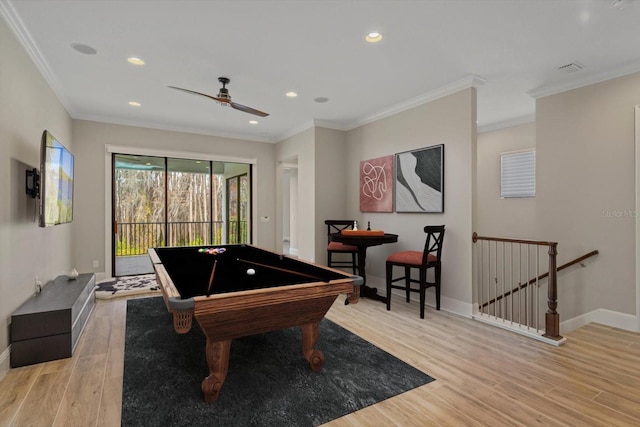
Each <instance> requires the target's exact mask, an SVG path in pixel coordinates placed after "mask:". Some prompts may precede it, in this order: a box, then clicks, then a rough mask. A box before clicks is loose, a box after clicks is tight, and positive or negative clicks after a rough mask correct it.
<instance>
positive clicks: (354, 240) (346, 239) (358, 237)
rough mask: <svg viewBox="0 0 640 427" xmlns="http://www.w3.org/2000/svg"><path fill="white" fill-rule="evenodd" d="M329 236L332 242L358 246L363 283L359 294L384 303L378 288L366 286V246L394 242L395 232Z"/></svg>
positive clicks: (346, 302) (395, 240)
mask: <svg viewBox="0 0 640 427" xmlns="http://www.w3.org/2000/svg"><path fill="white" fill-rule="evenodd" d="M329 238H330V239H331V241H333V242H340V243H343V244H345V245H352V246H356V247H357V248H358V274H359V275H360V277H362V279H363V284H362V286H360V296H361V297H365V298H371V299H375V300H377V301H382V302H384V303H385V304H386V302H387V298H386V297H383V296H382V295H378V290H377V289H376V288H370V287H368V286H367V275H366V272H365V266H366V259H367V248H368V247H370V246H380V245H384V244H387V243H395V242H397V241H398V235H397V234H390V233H384V234H378V233H366V232H363V233H354V232H351V233H348V234H342V233H333V234H330V235H329ZM348 303H349V302H348V301H345V304H348Z"/></svg>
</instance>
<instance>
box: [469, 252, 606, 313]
mask: <svg viewBox="0 0 640 427" xmlns="http://www.w3.org/2000/svg"><path fill="white" fill-rule="evenodd" d="M598 254H599V252H598V250H595V251H591V252H589V253H586V254H584V255H582V256H581V257H578V258H576V259H574V260H572V261H569V262H567V263H566V264H562V265H561V266H560V267H558V268H557V269H556V271H562V270H564V269H565V268H568V267H571V266H572V265H575V264H578V263H581V262H582V261H584V260H585V259H587V258H591V257H592V256H594V255H598ZM548 275H549V272H547V273H543V274H541V275H539V276H538V277H534V278H533V279H531V280H529V281H528V282H526V283H518V287H516V288H513V289H512V290H510V291H507V292H505V293H504V294H502V295H500V296H499V297H497V298H493V299H491V300H489V301H487V302H485V303H483V304H482V307H487V306H489V305H491V304H494V303H496V302H498V301H500V300H501V299H502V298H504V297H508V296H509V295H511V294H512V293H515V292H518V291H519V290H521V289H524V288H526V287H527V286H529V285H533V284H534V283H536V282H537V281H538V280H542V279H544V278H546V277H547V276H548Z"/></svg>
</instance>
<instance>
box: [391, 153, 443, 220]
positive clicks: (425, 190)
mask: <svg viewBox="0 0 640 427" xmlns="http://www.w3.org/2000/svg"><path fill="white" fill-rule="evenodd" d="M395 174H396V175H395V178H396V179H395V190H396V191H395V209H396V212H429V213H434V212H435V213H441V212H444V144H440V145H434V146H432V147H426V148H420V149H418V150H412V151H405V152H404V153H398V154H396V162H395Z"/></svg>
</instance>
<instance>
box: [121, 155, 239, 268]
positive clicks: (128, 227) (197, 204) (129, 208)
mask: <svg viewBox="0 0 640 427" xmlns="http://www.w3.org/2000/svg"><path fill="white" fill-rule="evenodd" d="M112 157H113V175H112V176H113V185H112V191H113V194H112V196H113V197H112V198H113V203H112V206H113V211H112V219H113V221H112V224H113V233H112V236H113V242H112V247H113V254H112V258H113V259H112V261H113V262H112V265H113V266H114V267H113V270H114V271H113V272H112V275H114V276H123V275H133V274H145V273H152V272H153V267H152V266H151V263H150V261H149V257H148V250H149V248H150V247H162V246H200V245H219V244H226V243H251V242H250V236H251V230H250V225H251V165H250V164H243V163H231V162H217V161H209V160H195V159H182V158H170V157H156V156H138V155H130V154H113V156H112Z"/></svg>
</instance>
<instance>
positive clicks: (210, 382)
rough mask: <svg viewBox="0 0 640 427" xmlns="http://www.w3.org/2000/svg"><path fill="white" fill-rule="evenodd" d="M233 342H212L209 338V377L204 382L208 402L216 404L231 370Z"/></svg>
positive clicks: (205, 398) (205, 397)
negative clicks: (230, 360)
mask: <svg viewBox="0 0 640 427" xmlns="http://www.w3.org/2000/svg"><path fill="white" fill-rule="evenodd" d="M230 349H231V340H230V339H229V340H224V341H211V340H210V339H209V338H207V365H208V366H209V376H208V377H207V378H205V379H204V380H203V381H202V392H203V393H204V400H205V401H206V402H215V401H216V400H218V396H219V395H220V389H221V388H222V384H224V380H225V378H226V377H227V371H228V370H229V350H230Z"/></svg>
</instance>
